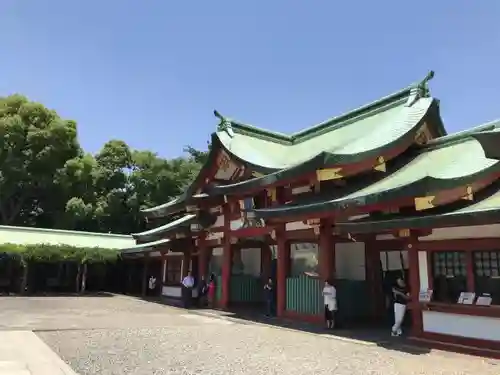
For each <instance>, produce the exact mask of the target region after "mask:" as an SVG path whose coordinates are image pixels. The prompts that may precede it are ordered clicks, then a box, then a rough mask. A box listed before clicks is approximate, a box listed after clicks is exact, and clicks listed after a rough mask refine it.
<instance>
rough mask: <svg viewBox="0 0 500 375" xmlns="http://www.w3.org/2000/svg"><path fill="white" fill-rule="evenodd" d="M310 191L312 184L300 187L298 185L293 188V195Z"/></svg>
mask: <svg viewBox="0 0 500 375" xmlns="http://www.w3.org/2000/svg"><path fill="white" fill-rule="evenodd" d="M310 191H311V186H309V185H306V186H299V187H296V188H293V189H292V195H297V194H303V193H308V192H310Z"/></svg>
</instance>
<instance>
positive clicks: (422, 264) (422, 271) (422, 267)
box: [418, 251, 429, 290]
mask: <svg viewBox="0 0 500 375" xmlns="http://www.w3.org/2000/svg"><path fill="white" fill-rule="evenodd" d="M418 276H419V278H420V290H427V289H429V272H428V268H427V252H425V251H419V252H418Z"/></svg>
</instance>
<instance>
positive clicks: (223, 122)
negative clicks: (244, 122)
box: [214, 110, 234, 138]
mask: <svg viewBox="0 0 500 375" xmlns="http://www.w3.org/2000/svg"><path fill="white" fill-rule="evenodd" d="M214 115H215V117H217V118H218V119H219V120H220V122H219V124H218V125H217V131H218V132H226V133H227V135H229V136H230V137H231V138H232V137H234V130H233V126H232V123H231V121H230V120H229V119H228V118H226V117H224V116H222V115H221V114H220V113H219V112H218V111H217V110H214Z"/></svg>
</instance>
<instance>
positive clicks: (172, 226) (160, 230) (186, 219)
mask: <svg viewBox="0 0 500 375" xmlns="http://www.w3.org/2000/svg"><path fill="white" fill-rule="evenodd" d="M195 222H196V215H193V214H188V215H184V216H182V217H181V218H179V219H177V220H174V221H171V222H170V223H167V224H165V225H162V226H159V227H157V228H154V229H150V230H147V231H145V232H141V233H134V234H132V237H134V238H136V239H137V238H151V237H155V236H158V235H161V234H167V233H171V232H174V231H176V230H180V229H184V228H189V226H190V225H191V224H193V223H195Z"/></svg>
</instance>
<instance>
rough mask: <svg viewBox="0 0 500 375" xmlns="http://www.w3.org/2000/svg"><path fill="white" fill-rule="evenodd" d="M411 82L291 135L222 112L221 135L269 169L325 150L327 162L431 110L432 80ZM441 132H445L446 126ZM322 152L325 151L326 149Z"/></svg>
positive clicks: (387, 136) (367, 146)
mask: <svg viewBox="0 0 500 375" xmlns="http://www.w3.org/2000/svg"><path fill="white" fill-rule="evenodd" d="M432 76H433V73H432V72H431V73H430V74H429V75H428V76H427V77H426V79H425V80H423V81H422V82H420V83H419V84H417V85H412V86H409V87H407V88H405V89H403V90H401V91H398V92H397V93H395V94H392V95H389V96H387V97H384V98H382V99H380V100H377V101H375V102H373V103H370V104H368V105H365V106H363V107H361V108H358V109H356V110H353V111H350V112H348V113H346V114H344V115H341V116H338V117H335V118H333V119H330V120H328V121H325V122H323V123H321V124H319V125H316V126H313V127H311V128H309V129H306V130H303V131H301V132H298V133H294V134H292V135H285V134H281V133H275V132H270V131H267V130H263V129H258V128H255V127H253V126H249V125H244V124H242V123H239V122H236V121H233V120H229V119H227V118H224V117H222V116H221V115H220V114H218V112H216V115H217V116H218V117H220V119H221V124H220V125H219V130H218V132H217V136H218V138H219V139H220V141H221V143H222V145H223V146H224V148H225V149H226V150H227V151H229V152H230V153H231V154H233V155H234V156H235V157H237V158H239V159H241V160H243V161H247V162H248V163H250V164H253V165H259V166H262V167H265V168H267V169H269V170H273V169H274V170H281V169H284V168H290V167H293V166H296V165H299V164H302V163H304V162H307V161H309V160H311V159H312V158H315V157H318V156H319V155H321V158H322V159H325V160H324V162H325V163H326V164H335V163H342V162H343V160H344V159H346V158H349V156H351V155H357V154H363V153H366V152H369V151H372V150H373V151H377V150H379V149H380V148H382V147H384V146H386V145H388V144H390V143H392V142H395V141H397V140H398V139H400V138H402V137H404V136H405V135H406V134H407V133H408V132H409V131H411V130H412V129H414V128H415V127H416V126H417V125H418V124H419V122H420V121H421V120H422V119H423V117H424V115H425V114H426V113H427V111H428V110H429V108H430V106H431V104H432V102H433V100H432V98H430V97H429V91H428V88H427V81H428V80H429V79H430V78H432ZM441 132H442V135H444V134H446V133H445V131H444V128H442V129H441ZM322 153H323V154H322Z"/></svg>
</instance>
